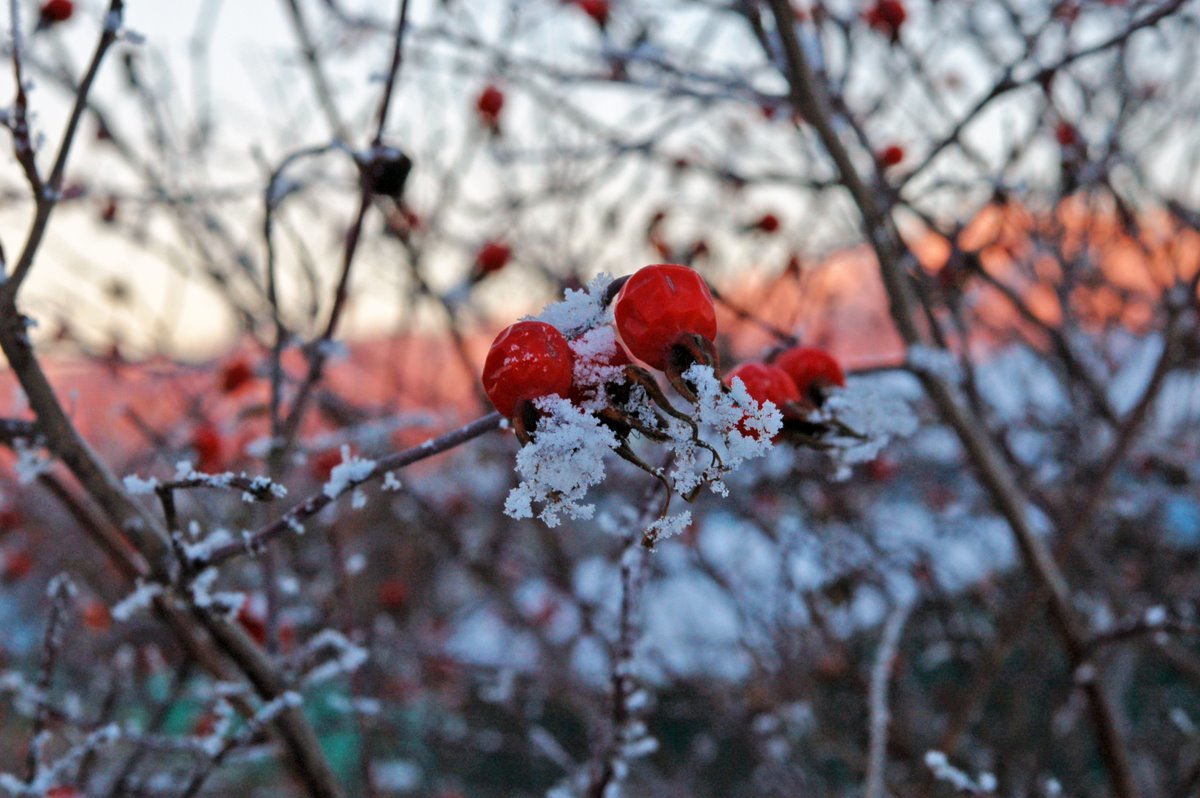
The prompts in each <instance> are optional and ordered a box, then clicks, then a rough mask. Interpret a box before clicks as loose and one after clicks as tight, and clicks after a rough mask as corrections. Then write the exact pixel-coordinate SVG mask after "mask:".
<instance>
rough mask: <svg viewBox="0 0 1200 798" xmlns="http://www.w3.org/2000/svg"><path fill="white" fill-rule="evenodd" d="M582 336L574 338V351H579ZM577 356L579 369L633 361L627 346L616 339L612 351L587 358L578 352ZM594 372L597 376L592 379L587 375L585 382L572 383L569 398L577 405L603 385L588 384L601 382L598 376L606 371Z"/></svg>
mask: <svg viewBox="0 0 1200 798" xmlns="http://www.w3.org/2000/svg"><path fill="white" fill-rule="evenodd" d="M582 338H583V336H580V338H575V339H572V341H571V343H572V347H571V349H572V352H573V353H578V352H579V348H578V347H579V344H578V342H579V341H580V340H582ZM575 357H576V361H575V362H576V365H577V366H578V367H579V368H578V369H577V371H578V370H583V371H590V370H593V369H605V368H617V367H620V366H628V365H629V364H630V363H631V362H632V361H631V360H630V359H629V354H628V353H627V352H626V351H625V347H623V346H621V342H620V341H616V340H614V341H613V349H612V351H611V352H605V353H603V354H601V355H594V356H590V357H587V358H586V359H585V358H580V356H579V355H578V354H576V355H575ZM593 373H594V374H595V377H594V378H593V379H591V380H587V378H586V377H585V378H584V382H582V383H581V382H579V381H574V382H572V383H571V395H570V396H568V397H567V398H568V399H570V400H571V401H572V402H574V403H575V404H577V405H582V404H583V403H584V402H586V401H587V400H588V399H589V398H590V397H591V396H593V395H594V394H595V393H596V392H597V391H598V390H600V389H601V386H598V385H596V384H586V383H588V382H591V383H597V382H599V379H598V378H599V377H602V376H603V374H604V372H598V373H596V372H593Z"/></svg>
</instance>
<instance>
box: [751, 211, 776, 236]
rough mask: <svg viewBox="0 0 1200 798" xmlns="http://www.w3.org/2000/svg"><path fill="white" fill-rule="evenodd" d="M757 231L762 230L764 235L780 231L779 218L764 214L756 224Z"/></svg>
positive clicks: (771, 214)
mask: <svg viewBox="0 0 1200 798" xmlns="http://www.w3.org/2000/svg"><path fill="white" fill-rule="evenodd" d="M754 229H755V230H761V231H762V232H764V233H775V232H778V231H779V217H778V216H776V215H775V214H773V213H764V214H763V215H762V216H760V217H759V218H758V221H757V222H755V223H754Z"/></svg>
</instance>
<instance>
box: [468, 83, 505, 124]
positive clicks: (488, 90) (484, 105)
mask: <svg viewBox="0 0 1200 798" xmlns="http://www.w3.org/2000/svg"><path fill="white" fill-rule="evenodd" d="M503 108H504V92H502V91H500V89H499V88H497V87H496V86H494V85H491V84H488V85H487V86H485V87H484V89H483V91H481V92H480V93H479V97H478V98H477V99H476V100H475V110H476V111H477V112H478V113H479V118H480V120H481V121H482V122H483V123H484V124H485V125H487V126H488V127H491V128H494V127H496V126H497V125H498V124H499V122H500V111H501V110H502V109H503Z"/></svg>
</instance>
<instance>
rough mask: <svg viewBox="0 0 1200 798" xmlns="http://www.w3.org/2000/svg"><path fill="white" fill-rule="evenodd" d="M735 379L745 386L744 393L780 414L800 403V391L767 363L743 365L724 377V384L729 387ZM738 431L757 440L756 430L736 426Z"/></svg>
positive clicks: (781, 371) (779, 370)
mask: <svg viewBox="0 0 1200 798" xmlns="http://www.w3.org/2000/svg"><path fill="white" fill-rule="evenodd" d="M734 377H737V378H738V379H740V380H741V381H742V384H744V385H745V386H746V393H748V394H750V398H752V399H753V400H754V401H756V402H758V403H759V404H760V405H761V404H764V403H766V402H771V403H772V404H773V405H775V407H777V408H779V411H780V412H781V413H784V414H787V413H788V411H789V406H790V405H793V404H796V403H798V402H800V391H799V390H798V389H797V388H796V383H794V382H792V379H791V377H789V376H788V375H787V372H785V371H784V370H783V369H781V368H779V367H778V366H773V365H771V364H769V363H743V364H742V365H740V366H738V367H737V368H735V369H734V370H733V371H731V372H729V374H727V375H726V377H725V384H726V385H730V384H732V382H733V378H734ZM738 430H739V431H740V432H741V433H742V434H743V435H749V436H751V437H754V438H757V437H758V432H757V431H756V430H751V429H747V428H746V427H744V426H743V425H741V424H738Z"/></svg>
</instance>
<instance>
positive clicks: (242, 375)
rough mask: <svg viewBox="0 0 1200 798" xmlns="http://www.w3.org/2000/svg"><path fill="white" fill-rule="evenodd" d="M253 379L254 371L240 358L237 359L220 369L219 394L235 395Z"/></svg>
mask: <svg viewBox="0 0 1200 798" xmlns="http://www.w3.org/2000/svg"><path fill="white" fill-rule="evenodd" d="M253 379H254V370H253V369H251V368H250V364H249V363H247V362H246V361H245V360H243V359H242V358H238V359H237V360H234V361H232V362H230V363H228V364H226V366H225V368H223V369H221V393H237V392H238V390H239V389H241V388H242V386H244V385H246V384H247V383H248V382H250V381H251V380H253Z"/></svg>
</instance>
